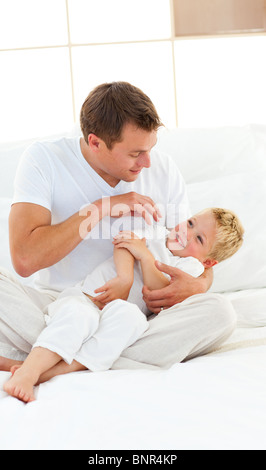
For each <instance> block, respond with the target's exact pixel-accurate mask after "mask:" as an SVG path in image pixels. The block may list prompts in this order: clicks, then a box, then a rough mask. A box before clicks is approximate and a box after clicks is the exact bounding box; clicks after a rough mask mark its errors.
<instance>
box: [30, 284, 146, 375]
mask: <svg viewBox="0 0 266 470" xmlns="http://www.w3.org/2000/svg"><path fill="white" fill-rule="evenodd" d="M45 317H46V323H47V327H46V328H44V330H43V331H42V332H41V334H40V335H39V337H38V339H37V341H36V342H35V344H34V345H33V348H34V347H37V346H41V347H43V348H46V349H49V350H50V351H53V352H55V353H57V354H59V356H61V357H62V359H63V360H64V361H65V362H67V364H71V362H72V361H73V360H74V359H75V360H76V361H77V362H79V363H80V364H82V365H84V366H85V367H86V368H87V369H89V370H91V371H100V370H108V369H110V367H111V366H112V364H113V363H114V362H115V361H116V359H117V358H118V357H119V356H120V354H121V353H122V351H123V350H124V349H126V348H127V347H128V346H130V345H131V344H133V343H134V342H135V341H137V339H139V338H140V337H141V336H142V334H143V333H144V332H145V331H146V330H147V329H148V326H149V324H148V321H147V318H146V316H145V315H144V314H143V313H142V312H141V311H140V309H139V308H138V307H137V306H136V305H134V304H131V303H129V302H126V301H124V300H114V301H113V302H110V303H109V304H108V305H106V306H105V307H104V308H103V310H100V309H99V308H98V307H97V306H96V305H95V304H94V303H93V302H92V301H91V300H90V299H89V298H88V297H87V296H85V295H84V294H83V293H82V292H81V290H80V289H79V288H75V287H74V288H71V289H67V290H66V291H64V292H63V294H60V296H59V297H58V299H57V300H55V301H54V302H52V303H51V304H50V305H48V307H47V314H46V315H45Z"/></svg>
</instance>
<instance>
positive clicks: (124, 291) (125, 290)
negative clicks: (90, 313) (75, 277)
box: [93, 276, 132, 304]
mask: <svg viewBox="0 0 266 470" xmlns="http://www.w3.org/2000/svg"><path fill="white" fill-rule="evenodd" d="M131 287H132V282H131V281H129V280H127V279H125V278H124V279H122V278H121V277H119V276H117V277H114V278H113V279H110V281H108V282H106V283H105V284H104V285H103V286H102V287H98V289H95V291H94V292H95V294H98V293H100V292H102V293H101V294H100V295H97V296H96V297H93V302H95V303H96V304H97V303H99V302H100V303H101V304H107V303H109V302H111V301H112V300H115V299H122V300H127V298H128V296H129V292H130V289H131Z"/></svg>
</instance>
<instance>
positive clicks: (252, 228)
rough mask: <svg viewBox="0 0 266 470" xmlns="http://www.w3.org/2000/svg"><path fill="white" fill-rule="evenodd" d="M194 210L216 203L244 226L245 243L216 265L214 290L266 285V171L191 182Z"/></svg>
mask: <svg viewBox="0 0 266 470" xmlns="http://www.w3.org/2000/svg"><path fill="white" fill-rule="evenodd" d="M188 194H189V200H190V204H191V210H192V213H196V212H198V211H200V210H202V209H204V208H207V207H211V206H216V207H224V208H227V209H231V210H233V211H234V212H236V214H237V215H238V216H239V218H240V220H241V222H242V224H243V226H244V229H245V235H244V243H243V245H242V247H241V248H240V250H239V251H238V252H237V253H236V254H235V255H233V256H232V257H231V258H229V259H227V260H225V261H223V262H221V263H219V264H218V265H217V266H215V267H214V282H213V285H212V287H211V291H212V292H225V291H236V290H240V289H252V288H260V287H266V249H265V245H266V217H265V207H266V170H262V171H253V172H250V173H239V174H236V175H230V176H226V177H224V178H217V179H213V180H209V181H202V182H199V183H194V184H190V185H188Z"/></svg>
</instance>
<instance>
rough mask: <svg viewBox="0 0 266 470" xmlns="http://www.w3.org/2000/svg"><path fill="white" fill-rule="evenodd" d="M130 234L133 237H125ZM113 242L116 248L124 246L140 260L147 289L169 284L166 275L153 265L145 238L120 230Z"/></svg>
mask: <svg viewBox="0 0 266 470" xmlns="http://www.w3.org/2000/svg"><path fill="white" fill-rule="evenodd" d="M129 235H131V236H132V237H133V238H127V237H128V236H129ZM114 244H115V246H116V247H117V248H118V250H124V249H125V248H126V249H127V250H128V251H129V252H130V253H131V254H132V255H133V256H134V258H135V259H136V260H138V261H140V265H141V270H142V275H143V281H144V284H145V285H146V286H148V287H149V289H151V290H153V289H161V288H163V287H166V286H168V285H169V280H168V279H167V277H166V276H165V275H164V274H163V273H162V272H160V271H159V270H158V269H157V268H156V266H155V258H154V256H153V255H152V253H151V252H150V250H149V249H148V248H147V246H146V241H145V239H140V238H137V237H136V235H134V234H133V233H131V232H130V233H128V232H122V233H121V235H119V236H117V237H115V239H114Z"/></svg>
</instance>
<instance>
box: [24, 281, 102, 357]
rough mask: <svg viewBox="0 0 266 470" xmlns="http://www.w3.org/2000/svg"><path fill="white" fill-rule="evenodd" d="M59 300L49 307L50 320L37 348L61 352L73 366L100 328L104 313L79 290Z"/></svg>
mask: <svg viewBox="0 0 266 470" xmlns="http://www.w3.org/2000/svg"><path fill="white" fill-rule="evenodd" d="M72 293H73V294H76V295H72V296H69V297H68V296H66V295H64V296H63V297H59V298H58V299H57V300H56V301H55V302H53V303H51V304H50V305H49V307H48V317H49V321H48V324H47V327H46V328H44V329H43V331H42V332H41V333H40V335H39V337H38V338H37V340H36V342H35V343H34V345H33V348H36V347H42V348H46V349H49V350H50V351H53V352H54V353H57V354H58V355H59V356H60V357H61V358H62V359H63V360H64V361H65V362H66V363H67V364H71V363H72V361H73V359H74V356H75V354H76V353H77V351H78V350H79V349H80V347H81V345H82V343H83V342H84V341H85V340H86V339H87V338H90V337H91V336H92V335H93V334H94V333H95V331H96V330H97V328H98V325H99V319H100V311H99V309H98V308H97V307H95V305H94V304H93V302H91V301H90V300H89V299H88V298H87V297H86V296H85V295H84V294H83V293H82V292H81V291H79V290H78V289H77V290H76V291H72Z"/></svg>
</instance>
